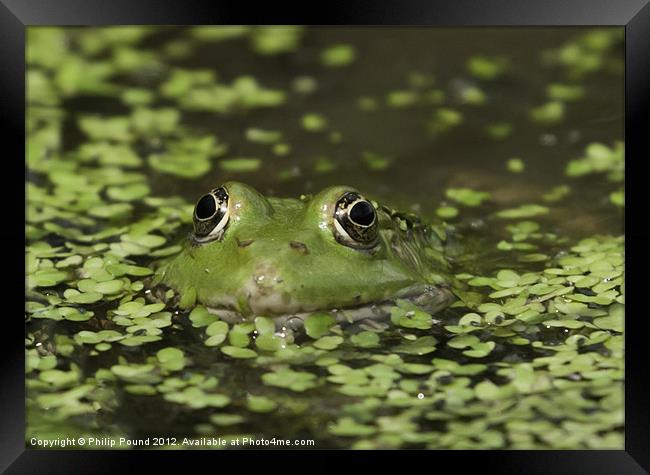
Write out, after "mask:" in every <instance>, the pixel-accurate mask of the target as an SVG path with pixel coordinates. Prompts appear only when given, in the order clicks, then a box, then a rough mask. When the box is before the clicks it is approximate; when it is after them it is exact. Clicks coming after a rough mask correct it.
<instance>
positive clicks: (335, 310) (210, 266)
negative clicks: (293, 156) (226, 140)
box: [157, 181, 455, 328]
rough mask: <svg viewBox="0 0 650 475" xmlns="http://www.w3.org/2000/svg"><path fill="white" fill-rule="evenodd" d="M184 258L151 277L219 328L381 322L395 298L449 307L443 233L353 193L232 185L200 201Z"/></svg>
mask: <svg viewBox="0 0 650 475" xmlns="http://www.w3.org/2000/svg"><path fill="white" fill-rule="evenodd" d="M192 218H193V229H192V231H191V232H189V233H188V235H187V238H186V239H185V242H184V244H183V248H182V251H181V252H179V253H178V254H176V255H175V256H173V257H172V258H170V259H168V261H166V262H165V263H164V264H163V265H161V266H160V267H159V269H158V276H157V280H158V281H159V282H160V283H162V284H164V285H165V286H166V287H168V288H171V289H173V290H174V291H175V292H176V293H177V294H179V295H181V296H182V297H181V301H182V302H184V305H185V306H186V307H189V306H193V305H195V304H201V305H203V306H205V307H206V308H207V309H208V311H209V312H211V313H213V314H216V315H218V316H219V317H220V318H221V319H223V320H225V321H227V322H231V323H234V322H241V321H246V320H249V319H251V318H252V317H254V316H267V317H271V318H274V319H275V321H276V322H277V326H288V327H290V328H296V327H299V326H300V325H301V324H302V323H303V322H304V320H305V318H306V317H307V316H309V315H311V314H313V313H314V312H330V314H332V315H333V316H335V318H336V320H337V321H339V322H350V323H352V322H356V321H358V320H364V319H381V318H384V317H386V316H387V315H388V314H389V313H390V308H391V307H392V306H394V305H395V302H396V301H402V302H407V303H408V304H409V305H415V306H417V308H420V309H422V310H424V311H427V312H429V313H431V314H435V313H437V312H439V311H440V310H442V309H444V308H446V307H448V306H449V305H450V304H451V303H452V302H453V301H454V300H455V297H454V293H453V291H452V289H451V283H452V280H453V277H452V274H451V267H450V262H449V260H448V259H447V258H446V255H445V231H444V229H442V228H440V227H436V226H434V225H432V224H429V223H427V222H425V221H424V220H422V219H420V218H419V217H418V216H417V215H415V214H413V213H403V212H400V211H397V210H394V209H392V208H389V207H387V206H385V205H380V204H379V203H377V202H376V201H371V200H369V199H367V198H366V197H365V195H364V194H362V193H361V192H360V191H359V190H357V189H356V188H354V187H352V186H346V185H337V186H330V187H328V188H325V189H323V190H321V191H320V192H318V193H315V194H312V195H302V196H300V197H299V198H279V197H265V196H264V195H262V194H261V193H259V192H258V191H257V190H255V189H254V188H253V187H251V186H249V185H247V184H244V183H241V182H236V181H229V182H226V183H224V184H222V185H221V186H217V187H216V188H213V189H211V190H209V191H208V192H207V193H205V194H203V195H201V196H200V198H199V199H198V201H197V202H196V205H195V207H194V210H193V216H192Z"/></svg>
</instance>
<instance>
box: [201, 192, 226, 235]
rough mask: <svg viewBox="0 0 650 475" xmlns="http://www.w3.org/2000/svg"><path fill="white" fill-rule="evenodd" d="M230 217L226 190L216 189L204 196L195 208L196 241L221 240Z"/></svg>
mask: <svg viewBox="0 0 650 475" xmlns="http://www.w3.org/2000/svg"><path fill="white" fill-rule="evenodd" d="M229 215H230V213H229V212H228V192H227V191H226V189H225V188H216V189H214V190H212V191H211V192H210V193H206V194H205V195H203V196H202V197H201V198H200V199H199V201H198V202H197V203H196V207H195V208H194V239H195V240H196V241H199V242H207V241H212V240H215V239H221V238H222V236H223V233H224V231H225V229H226V226H227V225H228V217H229Z"/></svg>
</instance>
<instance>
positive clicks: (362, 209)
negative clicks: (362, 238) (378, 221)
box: [350, 201, 375, 226]
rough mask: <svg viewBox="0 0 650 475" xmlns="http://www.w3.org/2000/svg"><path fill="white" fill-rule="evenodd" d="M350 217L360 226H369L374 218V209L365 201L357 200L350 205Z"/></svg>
mask: <svg viewBox="0 0 650 475" xmlns="http://www.w3.org/2000/svg"><path fill="white" fill-rule="evenodd" d="M350 219H351V220H352V221H353V222H355V223H357V224H360V225H361V226H369V225H370V224H371V223H372V220H373V219H375V209H374V208H373V207H372V205H371V204H370V203H368V202H367V201H359V202H358V203H355V204H354V206H352V209H351V210H350Z"/></svg>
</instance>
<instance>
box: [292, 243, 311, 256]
mask: <svg viewBox="0 0 650 475" xmlns="http://www.w3.org/2000/svg"><path fill="white" fill-rule="evenodd" d="M289 247H290V248H291V249H293V250H294V251H296V252H299V253H300V254H303V255H307V254H309V249H308V248H307V244H305V243H304V242H300V241H289Z"/></svg>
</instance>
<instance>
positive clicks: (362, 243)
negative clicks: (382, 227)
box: [334, 191, 378, 249]
mask: <svg viewBox="0 0 650 475" xmlns="http://www.w3.org/2000/svg"><path fill="white" fill-rule="evenodd" d="M377 236H378V234H377V212H376V211H375V207H374V206H373V205H372V203H371V202H370V201H368V200H367V199H365V198H364V197H363V196H361V195H360V194H359V193H356V192H354V191H349V192H347V193H345V194H344V195H343V196H341V197H340V198H339V200H338V201H337V202H336V210H335V211H334V237H336V240H337V241H338V242H340V243H341V244H344V245H346V246H349V247H353V248H356V249H368V248H371V247H374V246H375V245H376V244H377Z"/></svg>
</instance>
